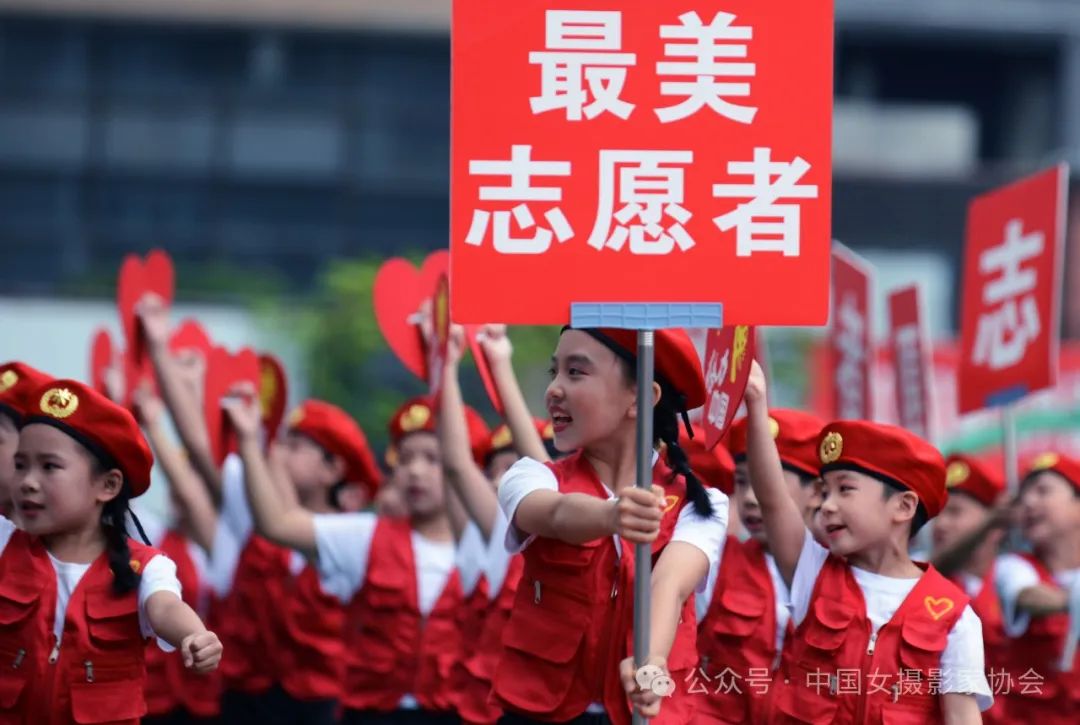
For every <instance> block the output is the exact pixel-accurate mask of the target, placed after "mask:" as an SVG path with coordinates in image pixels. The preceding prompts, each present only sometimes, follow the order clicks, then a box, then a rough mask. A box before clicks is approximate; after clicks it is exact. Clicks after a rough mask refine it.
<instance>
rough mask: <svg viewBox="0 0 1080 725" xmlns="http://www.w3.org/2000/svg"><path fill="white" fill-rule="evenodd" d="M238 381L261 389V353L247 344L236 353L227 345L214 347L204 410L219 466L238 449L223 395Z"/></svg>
mask: <svg viewBox="0 0 1080 725" xmlns="http://www.w3.org/2000/svg"><path fill="white" fill-rule="evenodd" d="M237 383H251V385H252V386H253V387H254V388H255V390H256V391H257V390H258V389H259V356H258V355H256V354H255V351H254V350H252V349H251V348H247V347H245V348H243V349H242V350H240V351H239V352H236V353H231V352H229V351H228V350H226V349H225V348H223V347H214V348H212V349H211V350H210V357H209V358H208V359H207V361H206V385H205V388H204V390H203V413H204V415H205V416H206V430H207V433H208V434H209V436H210V452H211V454H212V455H213V457H214V462H215V463H217V465H219V466H220V465H221V464H222V463H223V462H224V461H225V456H227V455H228V454H229V453H233V452H235V451H236V432H235V431H234V430H233V429H232V426H231V425H230V424H229V422H228V419H227V417H226V415H225V409H224V408H222V407H221V399H222V398H223V397H225V396H226V395H227V394H228V393H229V390H231V389H232V387H233V386H234V385H236V384H237Z"/></svg>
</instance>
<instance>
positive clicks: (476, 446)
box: [387, 395, 491, 466]
mask: <svg viewBox="0 0 1080 725" xmlns="http://www.w3.org/2000/svg"><path fill="white" fill-rule="evenodd" d="M433 402H434V401H432V399H431V397H430V396H427V395H422V396H419V397H416V398H413V399H412V400H408V401H406V402H405V404H404V405H402V406H401V407H400V408H398V409H397V412H396V413H394V417H393V418H391V419H390V443H391V445H392V446H393V447H394V449H395V450H396V448H397V445H398V443H399V442H401V439H402V438H404V437H405V436H407V435H409V434H410V433H420V432H425V433H434V432H435V406H434V404H433ZM465 425H466V426H467V427H468V429H469V448H470V450H471V451H472V455H473V460H474V461H476V464H477V465H478V466H483V465H484V458H485V456H486V455H487V451H488V442H489V438H490V437H491V431H490V430H488V426H487V423H485V422H484V419H483V418H482V417H481V416H480V414H479V413H477V412H476V411H475V410H473V409H472V408H470V407H469V406H467V405H466V406H465ZM387 458H388V462H389V463H390V464H391V465H394V463H395V462H396V454H395V453H394V452H393V451H391V452H388V454H387Z"/></svg>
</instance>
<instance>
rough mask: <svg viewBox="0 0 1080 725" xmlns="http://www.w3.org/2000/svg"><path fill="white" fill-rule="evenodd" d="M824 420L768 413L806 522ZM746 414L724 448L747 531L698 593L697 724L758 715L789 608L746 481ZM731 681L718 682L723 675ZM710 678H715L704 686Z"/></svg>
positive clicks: (729, 545)
mask: <svg viewBox="0 0 1080 725" xmlns="http://www.w3.org/2000/svg"><path fill="white" fill-rule="evenodd" d="M823 425H824V421H822V420H821V419H820V418H818V417H817V416H815V415H811V414H809V413H803V412H800V411H797V410H780V409H777V410H772V411H770V412H769V432H770V433H771V434H772V437H773V441H774V442H775V444H776V448H777V450H778V451H779V454H780V465H781V466H782V467H783V475H784V479H785V482H786V484H787V488H788V492H789V493H790V495H791V497H792V499H793V500H794V501H795V502H796V503H797V505H798V507H799V510H800V511H801V512H802V513H803V518H804V520H805V521H806V523H807V525H809V524H810V520H811V518H812V517H813V513H814V511H815V509H816V504H817V497H818V495H819V494H818V490H819V486H820V483H821V481H820V477H819V474H818V457H817V445H816V444H817V437H818V433H819V432H820V431H821V427H822V426H823ZM746 439H747V419H746V418H742V419H741V420H737V421H735V423H734V424H733V425H732V426H731V430H730V431H729V432H728V437H727V442H728V443H727V449H728V450H729V451H730V456H731V458H732V459H733V460H734V462H735V473H734V479H735V481H734V483H735V491H734V503H735V508H736V510H737V511H738V514H739V516H738V518H739V519H740V521H741V522H742V525H743V527H744V528H745V530H746V531H747V532H748V534H749V536H748V538H747V539H746V540H745V541H740V540H738V539H736V538H734V537H733V536H731V535H730V534H729V535H728V537H727V540H726V542H725V543H724V546H723V556H722V558H721V563H720V567H719V570H718V571H717V572H715V573H714V572H710V579H709V582H708V585H707V586H706V588H705V592H704V595H703V596H702V597H701V598H700V599H699V600H698V618H699V620H700V622H701V625H700V627H699V628H698V651H699V652H700V653H701V656H702V662H701V670H700V674H701V676H702V678H703V680H704V681H703V682H699V683H698V685H697V688H696V691H697V692H698V694H701V695H702V697H701V699H700V700H699V702H698V715H697V722H699V723H742V722H748V721H749V722H759V721H761V720H763V719H764V718H765V717H766V715H767V713H768V703H769V700H768V694H769V688H768V685H767V683H768V681H769V680H770V679H771V677H772V672H773V671H774V669H775V668H776V666H777V665H778V664H779V657H780V652H781V651H782V650H783V646H784V638H785V636H786V635H787V634H789V630H790V621H791V612H790V609H789V606H788V599H789V593H788V586H787V583H786V582H785V581H784V578H783V577H782V576H780V571H779V569H777V566H776V559H775V558H774V557H773V555H772V553H771V551H770V548H769V539H768V536H767V535H766V531H765V526H764V522H763V520H762V516H761V507H760V506H759V504H758V500H757V498H755V496H754V491H753V488H752V487H751V486H750V476H749V469H748V463H747V441H746ZM725 680H728V681H730V682H731V684H730V685H727V686H725V684H724V681H725ZM711 683H716V684H713V685H712V686H710V684H711Z"/></svg>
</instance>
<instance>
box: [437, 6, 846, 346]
mask: <svg viewBox="0 0 1080 725" xmlns="http://www.w3.org/2000/svg"><path fill="white" fill-rule="evenodd" d="M832 29H833V7H832V2H831V1H830V0H825V1H823V2H807V3H762V2H759V1H757V0H727V1H725V2H710V3H702V2H678V1H676V2H663V3H657V2H652V1H650V2H645V1H643V0H634V1H632V2H628V1H627V0H621V1H619V2H615V1H613V0H591V1H586V0H581V1H577V2H570V3H554V2H543V1H541V0H518V1H517V2H513V3H508V2H503V1H500V0H455V2H454V9H453V37H452V41H453V47H452V57H453V79H452V113H451V116H452V153H451V156H452V158H451V181H452V190H451V278H452V283H451V285H450V289H451V308H452V316H453V319H454V321H455V322H461V323H481V322H492V321H496V322H507V323H536V324H560V323H565V322H566V321H567V320H568V319H569V314H570V303H572V302H720V303H722V304H723V305H724V323H725V325H728V324H800V325H814V324H824V323H825V321H826V320H827V317H828V305H829V290H828V280H829V242H830V216H829V215H830V204H831V198H830V183H831V160H830V152H831V148H830V144H831V114H832V72H833V71H832V32H833V30H832ZM793 119H797V122H793Z"/></svg>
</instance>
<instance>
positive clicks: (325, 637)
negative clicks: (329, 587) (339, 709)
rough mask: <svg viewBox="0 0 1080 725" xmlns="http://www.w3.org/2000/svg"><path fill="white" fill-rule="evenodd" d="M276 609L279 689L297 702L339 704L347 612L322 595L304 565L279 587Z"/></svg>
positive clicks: (314, 574) (316, 578)
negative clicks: (301, 569)
mask: <svg viewBox="0 0 1080 725" xmlns="http://www.w3.org/2000/svg"><path fill="white" fill-rule="evenodd" d="M281 588H282V590H283V599H282V600H281V603H280V609H279V610H278V615H279V616H278V617H277V622H276V623H277V625H278V633H279V637H278V639H277V641H278V660H279V663H278V673H279V681H280V683H281V687H282V688H283V689H284V690H285V692H287V693H288V694H289V695H290V696H291V697H294V698H296V699H297V700H322V699H333V700H340V699H341V695H342V690H343V688H344V686H345V639H344V635H345V607H344V605H343V604H342V603H341V602H340V601H339V600H338V599H337V598H336V597H332V596H330V595H329V594H327V593H326V592H324V591H323V590H322V586H321V585H320V584H319V574H318V572H317V571H316V569H315V567H313V566H311V565H308V566H305V567H304V570H303V571H302V572H300V574H299V575H297V576H295V577H294V576H292V575H291V573H290V574H288V575H287V576H286V577H285V578H284V580H283V581H282V583H281Z"/></svg>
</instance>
